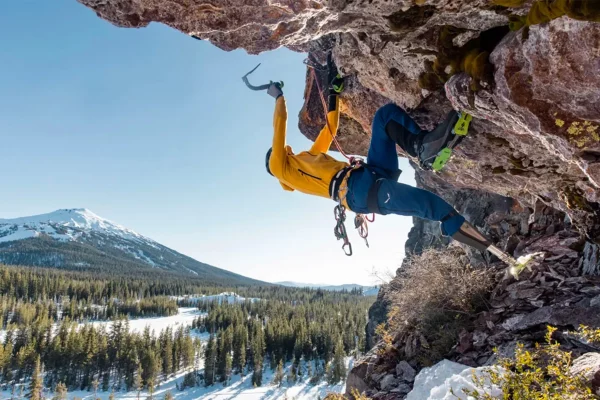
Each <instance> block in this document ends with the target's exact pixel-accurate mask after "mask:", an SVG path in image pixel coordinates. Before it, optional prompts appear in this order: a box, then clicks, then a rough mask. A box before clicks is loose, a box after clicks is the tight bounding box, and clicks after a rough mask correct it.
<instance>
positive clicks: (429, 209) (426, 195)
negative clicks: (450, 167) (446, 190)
mask: <svg viewBox="0 0 600 400" xmlns="http://www.w3.org/2000/svg"><path fill="white" fill-rule="evenodd" d="M391 121H393V123H396V124H400V125H402V126H403V127H404V128H405V129H406V132H407V134H412V135H419V134H422V131H421V129H420V128H419V126H418V125H417V124H416V123H415V121H413V120H412V118H410V116H409V115H408V114H407V113H406V112H405V111H404V110H402V109H401V108H400V107H398V106H397V105H395V104H388V105H385V106H383V107H381V108H380V109H379V110H377V113H375V118H374V119H373V126H372V137H371V145H370V148H369V154H368V156H367V166H366V167H365V168H361V169H358V170H355V171H353V172H352V173H351V175H350V178H349V179H348V193H347V195H346V201H347V202H348V206H349V207H350V209H351V210H352V211H354V212H356V213H361V214H367V213H368V212H369V210H368V207H367V195H368V193H369V189H370V188H371V186H372V185H373V184H374V183H375V181H377V180H378V179H383V181H382V182H381V185H380V187H379V190H378V192H377V203H378V206H379V210H380V212H381V214H383V215H386V214H396V215H405V216H413V217H419V218H425V219H429V220H432V221H442V220H444V221H443V222H442V233H444V234H445V235H448V236H452V235H453V234H455V233H456V232H457V231H458V229H459V228H460V226H461V225H462V223H463V222H464V221H465V219H464V217H462V216H461V215H459V214H458V213H456V211H455V210H454V208H453V207H452V206H451V205H450V204H448V203H447V202H446V201H444V200H443V199H442V198H441V197H439V196H437V195H435V194H433V193H431V192H429V191H427V190H423V189H419V188H415V187H412V186H409V185H405V184H403V183H399V182H397V178H398V172H399V169H398V154H397V153H396V142H394V141H393V140H392V139H390V138H389V136H388V135H387V133H386V125H388V123H390V122H391Z"/></svg>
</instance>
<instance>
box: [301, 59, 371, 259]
mask: <svg viewBox="0 0 600 400" xmlns="http://www.w3.org/2000/svg"><path fill="white" fill-rule="evenodd" d="M304 64H306V66H307V67H308V68H309V69H310V71H311V75H312V79H313V80H314V81H315V83H316V85H317V91H318V93H319V97H320V99H321V104H322V105H323V111H324V112H325V123H326V124H327V129H328V130H329V132H330V133H331V138H332V139H333V143H334V144H335V147H336V148H337V149H338V151H339V152H340V154H341V155H343V156H344V157H345V158H346V159H347V160H348V162H349V163H350V167H349V168H347V169H344V170H342V171H340V175H341V176H340V177H341V178H342V181H341V183H340V185H339V186H338V188H337V190H335V188H333V189H332V193H331V197H332V199H333V200H334V201H335V200H337V201H338V204H337V205H336V206H335V208H334V209H333V212H334V216H335V220H336V224H335V228H334V233H335V237H336V239H337V240H344V244H343V245H342V250H343V251H344V253H345V254H346V255H347V256H351V255H352V244H351V243H350V240H349V239H348V234H347V232H346V226H345V225H344V223H345V221H346V205H345V204H344V203H345V202H346V193H347V191H348V186H347V180H348V177H349V176H350V173H351V172H352V171H354V170H356V169H359V168H363V167H364V166H365V165H366V163H365V162H364V160H363V159H362V158H360V157H352V156H349V155H348V154H346V153H345V152H344V150H343V149H342V146H341V145H340V143H339V142H338V140H337V138H336V137H335V135H333V131H332V130H331V127H330V126H329V119H328V118H327V102H326V101H325V96H324V95H323V90H322V89H321V84H320V83H319V78H318V76H317V74H316V72H315V71H325V70H327V68H325V67H323V66H321V65H320V64H318V63H317V62H316V61H314V60H311V59H310V58H307V59H305V60H304ZM336 192H337V193H336ZM340 192H343V193H344V194H343V195H342V196H339V198H338V199H336V198H335V196H336V194H338V193H340ZM368 222H375V213H373V216H372V218H371V219H369V218H368V217H367V216H366V215H363V214H359V213H357V214H356V216H355V217H354V228H356V230H357V231H358V235H359V236H360V237H361V238H362V239H364V241H365V244H366V246H367V248H368V247H369V241H368V239H367V237H368V236H369V225H368Z"/></svg>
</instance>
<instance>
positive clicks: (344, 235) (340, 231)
mask: <svg viewBox="0 0 600 400" xmlns="http://www.w3.org/2000/svg"><path fill="white" fill-rule="evenodd" d="M333 215H334V217H335V220H336V224H335V228H334V229H333V233H334V234H335V238H336V239H337V240H343V241H344V244H343V245H342V250H343V251H344V253H345V254H346V255H347V256H351V255H352V243H350V240H349V239H348V232H346V225H345V224H344V223H345V222H346V207H344V206H343V205H341V204H338V205H337V206H335V208H334V209H333Z"/></svg>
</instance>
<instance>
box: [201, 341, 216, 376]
mask: <svg viewBox="0 0 600 400" xmlns="http://www.w3.org/2000/svg"><path fill="white" fill-rule="evenodd" d="M216 362H217V344H216V342H215V337H214V335H212V334H211V335H210V338H209V339H208V343H207V344H206V350H205V351H204V384H205V386H210V385H212V384H213V383H215V376H216Z"/></svg>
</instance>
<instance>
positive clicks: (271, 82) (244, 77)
mask: <svg viewBox="0 0 600 400" xmlns="http://www.w3.org/2000/svg"><path fill="white" fill-rule="evenodd" d="M260 64H261V63H258V65H257V66H256V67H254V68H252V70H250V72H248V73H247V74H246V75H244V76H242V80H243V81H244V83H245V84H246V86H248V89H250V90H256V91H259V90H268V89H269V86H271V85H272V84H273V83H274V84H275V85H277V86H279V88H280V89H281V88H283V81H279V82H273V81H269V83H265V84H264V85H259V86H254V85H253V84H251V83H250V81H248V75H250V74H251V73H253V72H254V71H256V69H257V68H258V67H260Z"/></svg>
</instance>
